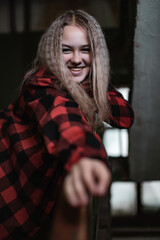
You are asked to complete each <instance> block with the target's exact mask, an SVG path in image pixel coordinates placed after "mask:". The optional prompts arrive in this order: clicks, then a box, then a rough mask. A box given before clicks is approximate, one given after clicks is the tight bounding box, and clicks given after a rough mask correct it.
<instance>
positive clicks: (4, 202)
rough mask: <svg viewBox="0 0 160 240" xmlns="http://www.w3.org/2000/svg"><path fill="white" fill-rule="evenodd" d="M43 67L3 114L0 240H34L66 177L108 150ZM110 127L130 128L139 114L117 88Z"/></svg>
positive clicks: (111, 90)
mask: <svg viewBox="0 0 160 240" xmlns="http://www.w3.org/2000/svg"><path fill="white" fill-rule="evenodd" d="M55 81H56V78H55V77H53V76H50V75H49V74H47V72H46V71H45V69H44V68H41V69H40V70H39V71H38V72H37V73H36V74H35V75H34V76H33V77H31V78H30V79H28V80H26V81H25V82H24V84H23V87H22V89H21V92H20V94H19V97H18V98H17V100H16V101H15V102H14V103H12V104H10V105H9V106H8V108H7V109H5V111H3V110H2V111H0V240H2V239H3V240H22V239H23V240H29V239H32V238H33V237H34V236H35V234H36V232H37V231H38V230H39V229H40V227H41V226H42V225H43V223H44V222H45V221H47V219H48V218H50V216H51V212H52V209H53V206H54V203H55V200H56V197H57V194H58V190H59V187H60V185H61V183H62V179H63V176H64V169H65V171H66V172H68V171H69V170H70V168H71V166H72V165H73V164H74V163H76V162H77V161H79V159H80V158H81V157H83V156H84V157H89V158H92V159H93V161H94V159H95V158H98V159H100V160H101V161H103V162H104V163H106V158H107V155H106V151H105V149H104V147H103V144H102V142H101V140H100V138H99V136H98V135H97V134H94V133H93V132H92V131H91V130H90V128H89V126H88V124H87V121H86V120H85V118H84V116H83V114H82V112H81V111H80V109H79V107H78V104H77V103H76V102H75V101H74V100H73V98H72V97H71V96H70V95H69V94H68V93H67V92H66V91H62V90H60V88H59V87H58V85H57V84H55V83H54V82H55ZM107 96H108V100H109V104H110V108H111V114H110V124H111V125H112V126H114V127H119V128H129V127H130V126H131V125H132V123H133V111H132V109H131V107H130V105H129V104H128V102H127V101H125V100H124V99H123V97H122V95H121V94H120V93H118V92H117V91H116V90H115V89H114V88H113V86H111V85H110V86H109V88H108V92H107Z"/></svg>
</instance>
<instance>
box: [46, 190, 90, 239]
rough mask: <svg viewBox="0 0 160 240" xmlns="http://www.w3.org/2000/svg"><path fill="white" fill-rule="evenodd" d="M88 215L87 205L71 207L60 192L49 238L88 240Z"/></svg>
mask: <svg viewBox="0 0 160 240" xmlns="http://www.w3.org/2000/svg"><path fill="white" fill-rule="evenodd" d="M88 215H89V214H88V207H87V206H83V207H72V206H70V205H69V204H68V203H67V201H66V200H65V197H64V196H63V194H61V195H60V198H59V201H58V203H57V206H56V210H55V215H54V219H53V224H52V231H51V236H50V239H49V240H89V221H88Z"/></svg>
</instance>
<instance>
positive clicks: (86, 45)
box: [62, 44, 90, 47]
mask: <svg viewBox="0 0 160 240" xmlns="http://www.w3.org/2000/svg"><path fill="white" fill-rule="evenodd" d="M62 47H72V45H68V44H62ZM80 47H90V45H89V44H85V45H81V46H80Z"/></svg>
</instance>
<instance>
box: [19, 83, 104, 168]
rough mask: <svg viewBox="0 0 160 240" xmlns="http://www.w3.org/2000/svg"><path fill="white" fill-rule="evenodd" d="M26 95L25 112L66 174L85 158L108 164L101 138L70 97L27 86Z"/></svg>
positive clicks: (48, 89) (53, 91)
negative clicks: (62, 164)
mask: <svg viewBox="0 0 160 240" xmlns="http://www.w3.org/2000/svg"><path fill="white" fill-rule="evenodd" d="M23 96H24V101H25V105H26V106H25V111H26V113H27V115H28V116H29V118H30V119H31V121H32V122H33V123H34V125H35V126H36V128H37V129H38V131H39V132H40V133H41V136H42V137H43V139H44V143H45V146H46V148H47V150H48V152H49V153H50V154H52V155H54V156H55V157H57V158H59V159H61V160H62V161H64V165H65V170H66V171H70V168H71V166H72V165H73V164H74V163H76V162H78V161H79V160H80V159H81V158H82V157H89V158H92V159H95V158H96V159H100V160H102V161H103V162H104V163H105V164H106V163H107V162H106V157H107V155H106V151H105V149H104V146H103V144H102V142H101V140H100V138H99V136H98V135H97V134H94V133H92V131H91V130H90V128H89V127H88V124H87V122H86V120H85V119H84V117H83V114H82V112H81V111H80V109H79V107H78V104H77V103H76V102H75V101H74V100H73V99H72V98H71V97H70V96H69V95H68V96H67V95H66V94H61V93H60V92H59V91H57V90H54V89H53V88H50V87H47V86H44V87H38V88H37V87H36V88H35V87H34V86H32V85H31V84H30V83H29V84H28V83H27V84H26V86H25V91H24V92H23Z"/></svg>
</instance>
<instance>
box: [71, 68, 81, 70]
mask: <svg viewBox="0 0 160 240" xmlns="http://www.w3.org/2000/svg"><path fill="white" fill-rule="evenodd" d="M71 69H72V70H73V71H79V70H81V69H82V68H71Z"/></svg>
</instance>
